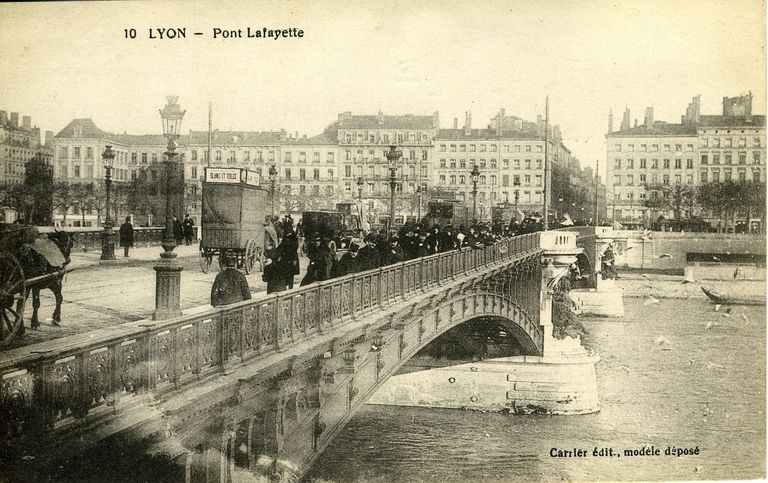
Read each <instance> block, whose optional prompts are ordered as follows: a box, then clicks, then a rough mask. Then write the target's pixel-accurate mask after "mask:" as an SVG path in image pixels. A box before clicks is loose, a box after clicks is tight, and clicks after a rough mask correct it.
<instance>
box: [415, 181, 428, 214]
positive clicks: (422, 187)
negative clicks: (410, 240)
mask: <svg viewBox="0 0 768 483" xmlns="http://www.w3.org/2000/svg"><path fill="white" fill-rule="evenodd" d="M425 191H427V187H426V186H422V185H419V186H418V187H417V188H416V194H417V195H418V197H419V207H418V210H417V216H416V223H419V222H421V194H422V193H424V192H425Z"/></svg>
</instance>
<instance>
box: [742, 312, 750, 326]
mask: <svg viewBox="0 0 768 483" xmlns="http://www.w3.org/2000/svg"><path fill="white" fill-rule="evenodd" d="M741 318H742V319H744V322H746V323H747V324H749V322H750V321H749V317H747V314H745V313H744V312H742V313H741Z"/></svg>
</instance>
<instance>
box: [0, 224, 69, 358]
mask: <svg viewBox="0 0 768 483" xmlns="http://www.w3.org/2000/svg"><path fill="white" fill-rule="evenodd" d="M71 249H72V241H71V238H70V237H69V235H67V234H66V233H65V232H54V233H51V234H49V235H48V236H47V237H40V236H38V231H37V229H36V228H35V227H30V226H26V225H18V224H6V223H0V348H4V347H6V346H8V345H9V344H10V343H11V342H12V341H13V339H14V338H15V337H16V336H17V335H20V334H23V333H24V306H25V304H26V301H27V298H28V297H29V295H30V292H31V293H32V294H33V296H34V297H35V300H39V296H40V289H42V288H51V289H52V290H53V291H54V294H55V296H56V310H55V312H54V314H53V322H54V324H56V325H58V322H59V320H60V318H61V300H62V298H61V281H62V278H63V277H64V274H65V273H66V272H67V271H69V269H66V268H65V267H66V265H67V264H68V263H69V253H70V251H71ZM33 306H34V312H33V316H32V327H33V328H35V327H37V325H38V322H37V307H38V306H39V302H35V303H34V304H33Z"/></svg>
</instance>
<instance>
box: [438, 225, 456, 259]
mask: <svg viewBox="0 0 768 483" xmlns="http://www.w3.org/2000/svg"><path fill="white" fill-rule="evenodd" d="M437 247H438V251H439V252H440V253H442V252H448V251H451V250H453V249H454V248H456V238H455V235H454V233H453V227H452V226H451V225H448V226H446V227H445V230H443V231H442V232H441V233H440V239H439V241H438V245H437Z"/></svg>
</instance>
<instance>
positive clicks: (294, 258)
mask: <svg viewBox="0 0 768 483" xmlns="http://www.w3.org/2000/svg"><path fill="white" fill-rule="evenodd" d="M281 245H282V246H283V248H282V256H283V258H284V261H285V265H284V267H285V269H284V272H283V276H284V278H285V285H286V287H288V289H289V290H290V289H292V288H293V278H294V277H295V276H296V275H299V274H300V273H301V267H300V266H299V238H298V236H297V235H296V232H295V231H293V229H290V230H288V231H287V232H286V234H285V238H283V241H282V243H281Z"/></svg>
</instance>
